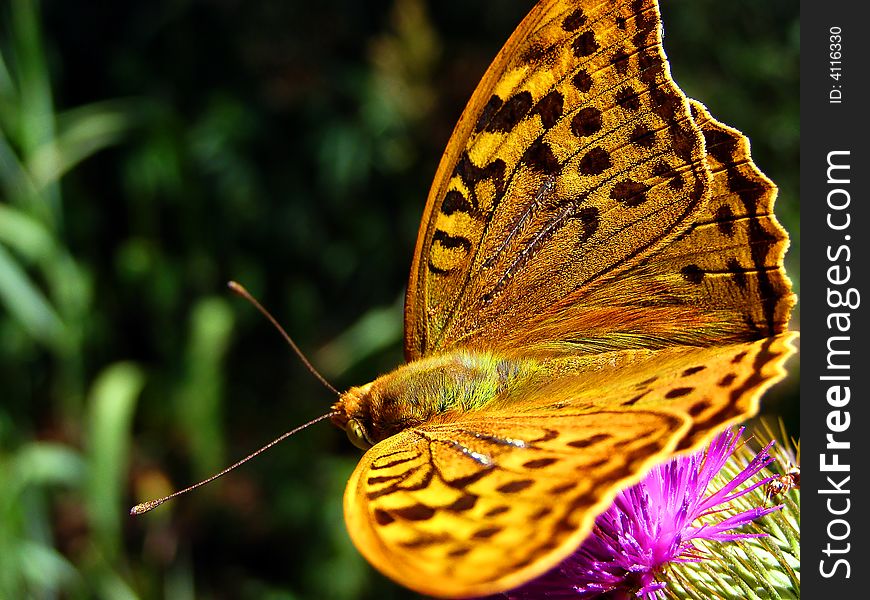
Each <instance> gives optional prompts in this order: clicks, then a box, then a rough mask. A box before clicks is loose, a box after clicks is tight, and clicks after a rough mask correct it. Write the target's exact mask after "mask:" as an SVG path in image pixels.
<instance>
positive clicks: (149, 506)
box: [130, 411, 338, 515]
mask: <svg viewBox="0 0 870 600" xmlns="http://www.w3.org/2000/svg"><path fill="white" fill-rule="evenodd" d="M337 414H338V412H336V411H333V412H329V413H326V414H325V415H320V416H319V417H317V418H316V419H312V420H311V421H308V422H307V423H305V424H304V425H300V426H299V427H296V428H295V429H291V430H290V431H288V432H287V433H285V434H283V435H282V436H280V437H278V438H276V439H274V440H272V441H271V442H269V443H268V444H266V445H265V446H263V447H262V448H260V449H259V450H257V451H256V452H253V453H251V454H249V455H247V456H246V457H245V458H243V459H242V460H240V461H238V462H236V463H234V464H233V465H231V466H229V467H227V468H226V469H224V470H223V471H221V472H220V473H217V474H216V475H212V476H211V477H209V478H208V479H204V480H203V481H200V482H199V483H195V484H193V485H191V486H189V487H186V488H184V489H183V490H180V491H177V492H175V493H173V494H169V495H168V496H164V497H163V498H158V499H157V500H149V501H148V502H143V503H142V504H137V505H136V506H134V507H133V508H131V509H130V514H131V515H143V514H145V513H147V512H148V511H150V510H153V509H155V508H157V507H158V506H160V505H161V504H163V503H164V502H166V501H167V500H172V499H173V498H175V497H176V496H180V495H182V494H186V493H187V492H189V491H191V490H195V489H196V488H198V487H200V486H203V485H205V484H207V483H211V482H212V481H214V480H215V479H217V478H219V477H223V476H224V475H226V474H227V473H229V472H230V471H232V470H233V469H235V468H236V467H238V466H240V465H243V464H245V463H246V462H248V461H249V460H251V459H252V458H254V457H255V456H258V455H260V454H262V453H263V452H265V451H266V450H268V449H269V448H271V447H272V446H274V445H275V444H278V443H280V442H283V441H284V440H286V439H287V438H288V437H290V436H291V435H293V434H294V433H297V432H299V431H302V430H303V429H305V428H306V427H308V426H310V425H314V424H315V423H319V422H320V421H323V420H324V419H328V418H329V417H332V416H335V415H337Z"/></svg>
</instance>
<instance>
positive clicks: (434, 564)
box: [333, 0, 794, 597]
mask: <svg viewBox="0 0 870 600" xmlns="http://www.w3.org/2000/svg"><path fill="white" fill-rule="evenodd" d="M775 195H776V188H775V186H774V185H773V184H772V183H771V182H770V181H769V180H768V179H767V178H766V177H765V176H764V175H763V174H762V173H761V172H760V171H759V170H758V169H757V168H756V167H755V165H754V164H753V163H752V161H751V159H750V157H749V144H748V141H747V140H746V138H745V137H743V136H742V135H741V134H740V133H739V132H737V131H735V130H733V129H731V128H729V127H727V126H725V125H723V124H721V123H718V122H717V121H715V120H714V119H713V118H712V117H711V116H710V115H709V113H708V112H707V111H706V109H705V108H704V107H703V106H702V105H701V104H700V103H698V102H696V101H693V100H689V99H687V98H686V97H685V96H684V94H683V93H682V91H681V90H680V89H679V88H678V87H677V86H676V84H675V83H674V81H673V80H672V79H671V77H670V74H669V69H668V63H667V60H666V58H665V56H664V52H663V50H662V47H661V18H660V15H659V10H658V7H657V5H656V3H655V2H654V1H653V0H632V1H620V2H612V1H609V0H608V1H594V0H584V1H570V0H543V1H542V2H540V3H539V4H538V5H536V6H535V7H534V9H533V10H532V12H531V13H530V14H529V15H528V16H527V17H526V18H525V19H524V20H523V22H522V23H521V24H520V26H519V27H518V28H517V30H516V31H515V32H514V34H513V35H512V36H511V38H510V39H509V40H508V42H507V44H506V45H505V47H504V48H503V49H502V50H501V52H500V53H499V54H498V56H497V57H496V59H495V61H494V63H493V64H492V66H491V67H490V68H489V70H488V71H487V72H486V74H485V75H484V77H483V80H482V81H481V83H480V85H479V86H478V88H477V91H476V92H475V93H474V96H473V97H472V99H471V101H470V103H469V105H468V107H467V108H466V109H465V112H464V113H463V115H462V117H461V118H460V120H459V123H458V124H457V126H456V129H455V130H454V132H453V136H452V138H451V141H450V143H449V145H448V147H447V150H446V152H445V154H444V157H443V159H442V161H441V164H440V166H439V168H438V171H437V173H436V176H435V182H434V184H433V186H432V190H431V192H430V194H429V199H428V202H427V205H426V210H425V214H424V218H423V221H422V223H421V226H420V233H419V237H418V241H417V248H416V252H415V256H414V262H413V266H412V268H411V277H410V283H409V286H408V294H407V299H406V310H405V355H406V358H407V360H408V363H407V364H406V365H404V366H402V367H400V368H398V369H397V370H395V371H394V372H392V373H389V374H387V375H384V376H382V377H380V378H378V379H377V380H375V381H374V382H372V383H370V384H368V385H365V386H361V387H357V388H352V389H351V390H349V391H348V392H346V393H345V394H343V395H342V396H341V398H340V399H339V401H338V402H337V403H336V404H335V405H334V407H333V408H334V410H335V411H336V414H335V415H334V416H333V421H334V422H335V423H336V424H337V425H338V426H339V427H341V428H343V429H345V430H346V431H347V434H348V436H349V437H350V439H351V440H352V441H353V442H354V443H355V444H356V445H358V446H360V447H361V448H364V449H367V451H366V453H365V455H364V456H363V458H362V460H361V461H360V463H359V466H358V467H357V468H356V470H355V472H354V474H353V475H352V477H351V479H350V481H349V483H348V486H347V490H346V492H345V498H344V511H345V519H346V521H347V526H348V530H349V532H350V535H351V538H352V539H353V541H354V543H355V544H356V546H357V548H359V550H360V551H361V552H362V553H363V555H365V557H366V558H367V559H368V560H369V561H370V562H371V563H372V564H373V565H374V566H375V567H377V568H378V569H379V570H380V571H382V572H383V573H385V574H386V575H387V576H389V577H391V578H392V579H394V580H395V581H397V582H399V583H400V584H402V585H404V586H407V587H409V588H411V589H414V590H416V591H418V592H421V593H424V594H428V595H432V596H439V597H468V596H481V595H486V594H491V593H495V592H500V591H505V590H508V589H511V588H513V587H516V586H518V585H520V584H522V583H525V582H527V581H528V580H530V579H532V578H534V577H535V576H537V575H540V574H542V573H543V572H545V571H546V570H548V569H550V568H551V567H553V566H555V565H557V564H558V563H559V562H560V561H561V560H562V559H563V558H565V557H566V555H568V554H570V553H571V552H572V551H573V550H575V549H576V548H577V546H578V545H579V544H580V542H582V540H583V539H584V538H585V536H586V535H587V534H588V533H589V531H590V529H591V527H592V524H593V521H594V519H595V517H596V515H597V514H598V513H600V512H601V511H603V510H604V509H606V508H607V507H608V505H609V504H610V502H611V501H612V499H613V498H614V496H615V494H616V493H617V492H618V491H619V490H620V489H623V488H625V487H626V486H628V485H630V484H632V483H635V482H637V481H638V480H639V479H640V478H641V477H642V476H643V475H644V473H645V472H646V471H647V470H648V469H649V468H650V467H651V466H653V465H655V464H657V463H660V462H662V461H664V460H667V459H668V458H670V457H671V456H672V455H673V454H674V453H675V452H683V451H690V450H694V449H697V448H699V447H700V446H701V445H703V444H704V443H705V442H706V441H708V440H709V439H710V438H711V437H712V436H713V435H714V434H715V433H716V432H717V431H719V430H721V429H722V428H724V427H726V426H728V425H731V424H733V423H737V422H739V421H742V420H744V419H746V418H747V417H749V416H751V415H753V414H754V413H755V412H756V411H757V409H758V401H759V398H760V396H761V394H762V393H763V392H764V390H766V389H767V388H768V387H770V386H771V385H772V384H773V383H775V382H776V381H778V380H780V379H781V378H782V377H783V375H784V371H783V363H784V362H785V360H786V359H787V358H788V356H789V355H791V354H792V353H793V351H794V349H793V348H792V346H791V344H790V340H792V338H793V337H794V334H793V333H789V332H788V331H787V323H788V319H789V314H790V311H791V308H792V306H793V304H794V296H793V295H792V293H791V286H790V283H789V280H788V278H787V277H786V275H785V273H784V271H783V266H782V258H783V255H784V253H785V250H786V247H787V245H788V236H787V234H786V233H785V231H784V230H783V229H782V227H781V226H780V225H779V224H778V222H777V221H776V218H775V217H774V216H773V213H772V208H773V201H774V197H775Z"/></svg>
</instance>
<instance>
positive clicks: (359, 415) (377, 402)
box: [332, 367, 435, 450]
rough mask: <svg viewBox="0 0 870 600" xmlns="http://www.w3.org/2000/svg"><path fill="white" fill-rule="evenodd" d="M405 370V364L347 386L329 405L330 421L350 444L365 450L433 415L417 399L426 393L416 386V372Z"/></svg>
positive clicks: (426, 406)
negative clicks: (365, 382) (334, 401)
mask: <svg viewBox="0 0 870 600" xmlns="http://www.w3.org/2000/svg"><path fill="white" fill-rule="evenodd" d="M407 371H408V369H407V367H406V368H400V369H398V370H397V371H394V372H393V373H390V374H387V375H384V376H382V377H380V378H378V379H376V380H375V381H373V382H371V383H368V384H366V385H363V386H359V387H353V388H350V389H349V390H348V391H346V392H345V393H343V394H342V395H341V397H340V398H339V399H338V402H336V403H335V404H334V405H333V406H332V410H333V413H334V414H333V416H332V422H333V423H334V424H335V425H336V426H338V427H340V428H341V429H343V430H344V431H345V433H347V437H348V439H350V441H351V442H352V443H353V445H354V446H356V447H358V448H360V449H362V450H368V449H369V448H371V447H372V446H374V445H375V444H377V443H378V442H380V441H381V440H385V439H387V438H388V437H391V436H393V435H395V434H397V433H399V432H400V431H402V430H404V429H407V428H408V427H413V426H415V425H419V424H420V423H422V422H424V421H426V420H427V419H428V418H430V417H431V416H432V415H433V413H434V410H435V409H434V408H433V407H432V405H431V404H430V403H427V402H425V401H423V400H421V398H425V397H426V394H425V393H423V392H422V391H421V389H420V388H421V385H420V381H419V380H420V379H421V378H420V376H419V374H417V373H408V372H407ZM414 375H417V376H416V377H415V376H414ZM422 379H425V376H424V377H423V378H422Z"/></svg>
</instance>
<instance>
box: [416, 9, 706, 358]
mask: <svg viewBox="0 0 870 600" xmlns="http://www.w3.org/2000/svg"><path fill="white" fill-rule="evenodd" d="M660 24H661V20H660V17H659V13H658V7H657V5H656V3H655V2H654V1H653V0H632V1H628V0H623V1H619V2H613V1H611V0H606V1H605V0H598V1H595V0H589V1H585V2H576V1H569V0H543V1H542V2H540V3H538V4H537V5H536V6H535V7H534V8H533V9H532V12H531V13H530V14H529V15H528V16H527V17H526V18H525V19H524V20H523V22H522V23H521V24H520V26H519V27H518V28H517V30H516V31H515V32H514V34H513V35H512V36H511V38H510V39H509V40H508V42H507V44H506V45H505V47H504V48H503V49H502V51H501V52H500V53H499V55H498V57H497V58H496V59H495V61H494V62H493V64H492V66H491V67H490V68H489V70H488V71H487V73H486V75H485V76H484V78H483V80H482V81H481V83H480V85H479V87H478V88H477V90H476V91H475V93H474V95H473V97H472V99H471V101H470V103H469V105H468V107H467V108H466V109H465V112H464V113H463V115H462V117H461V118H460V121H459V123H458V124H457V126H456V129H455V130H454V132H453V136H452V138H451V142H450V144H449V146H448V148H447V151H446V153H445V155H444V158H443V159H442V161H441V164H440V166H439V168H438V172H437V173H436V176H435V182H434V184H433V187H432V190H431V191H430V194H429V199H428V201H427V205H426V210H425V214H424V218H423V222H422V224H421V229H420V233H419V236H418V242H417V250H416V252H415V258H414V263H413V265H412V269H411V276H410V281H409V287H408V295H407V300H406V312H405V354H406V358H408V359H409V360H412V359H416V358H419V357H421V356H423V355H425V354H428V353H431V352H432V351H434V350H436V349H439V350H440V349H445V348H448V347H450V346H452V345H458V344H462V345H465V346H469V345H474V344H480V345H488V346H493V345H497V346H500V347H509V344H513V340H510V339H508V338H509V337H510V336H507V337H506V336H505V335H504V334H506V333H510V331H511V330H512V329H514V328H515V325H516V323H517V322H522V323H525V322H527V321H529V319H530V315H531V316H535V315H537V316H542V317H541V318H542V319H544V320H553V319H552V318H551V317H553V315H555V316H556V317H558V312H557V313H554V312H553V308H554V307H557V306H561V305H563V304H565V302H566V301H567V300H569V299H571V301H572V302H573V298H572V295H576V293H577V291H578V290H580V291H583V290H586V289H588V288H589V287H594V286H593V284H594V283H595V282H597V281H599V280H602V279H603V278H606V277H608V276H612V275H614V274H616V273H618V272H620V271H622V270H624V269H625V268H627V266H628V265H630V264H631V263H633V262H636V261H638V260H640V259H642V258H643V257H645V256H648V255H649V254H650V253H652V252H654V251H655V250H656V249H657V248H660V247H662V246H663V245H666V244H667V243H668V242H669V241H670V240H672V239H673V238H675V237H676V236H677V235H679V234H680V233H682V232H684V231H685V230H686V229H687V228H688V227H689V226H690V224H691V221H692V216H693V215H695V213H697V212H698V210H699V208H700V207H702V206H703V205H704V204H705V203H706V201H707V198H708V185H707V184H708V179H709V172H708V168H707V165H706V162H705V160H704V150H703V140H702V135H701V133H700V130H699V129H698V127H697V126H696V125H695V124H694V122H693V121H692V117H691V115H690V112H689V105H688V101H687V100H686V98H685V96H684V95H683V94H682V92H681V91H680V90H679V89H678V88H677V87H676V85H675V84H674V83H673V81H672V79H671V78H670V76H669V73H668V65H667V62H666V60H665V56H664V53H663V50H662V47H661V31H660ZM570 328H571V329H573V331H577V328H576V323H572V324H571V327H570ZM522 329H523V333H524V334H527V335H528V336H530V337H529V339H527V340H524V343H526V344H531V343H533V342H534V341H535V340H536V339H544V338H543V337H541V336H535V335H534V332H533V331H532V330H531V329H530V328H528V327H525V326H524V327H523V328H522ZM546 333H547V335H549V333H550V332H549V331H547V332H546ZM552 339H559V338H548V340H552ZM514 346H515V344H514Z"/></svg>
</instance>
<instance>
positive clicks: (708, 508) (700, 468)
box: [506, 428, 782, 600]
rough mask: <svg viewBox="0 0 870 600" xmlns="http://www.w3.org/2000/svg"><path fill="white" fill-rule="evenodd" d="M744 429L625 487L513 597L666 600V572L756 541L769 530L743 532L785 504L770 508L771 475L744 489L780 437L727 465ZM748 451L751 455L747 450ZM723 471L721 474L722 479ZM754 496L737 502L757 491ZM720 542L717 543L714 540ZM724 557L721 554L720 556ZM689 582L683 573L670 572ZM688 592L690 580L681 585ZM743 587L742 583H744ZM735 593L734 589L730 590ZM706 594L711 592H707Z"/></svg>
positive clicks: (726, 434) (510, 595)
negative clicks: (766, 494)
mask: <svg viewBox="0 0 870 600" xmlns="http://www.w3.org/2000/svg"><path fill="white" fill-rule="evenodd" d="M742 434H743V429H742V428H741V429H740V430H738V431H732V430H727V431H725V432H723V433H721V434H720V435H719V436H717V437H716V438H715V439H714V440H713V441H712V443H711V444H710V445H709V446H708V447H707V448H706V449H705V450H703V451H701V452H697V453H695V454H692V455H688V456H679V457H676V458H674V459H672V460H671V461H669V462H668V463H666V464H663V465H659V466H657V467H655V468H654V469H653V470H652V471H651V472H650V473H649V474H648V475H647V476H646V477H645V478H644V479H643V480H642V481H641V482H640V483H638V484H636V485H634V486H632V487H630V488H628V489H626V490H624V491H622V492H620V493H619V495H618V496H617V497H616V499H615V500H614V502H613V504H612V505H611V507H610V508H609V509H607V511H605V512H604V513H602V514H601V515H599V516H598V518H597V519H596V521H595V527H594V529H593V531H592V533H591V534H590V535H589V537H588V538H587V539H586V540H585V541H584V542H583V544H582V545H581V547H580V548H579V549H578V550H577V551H576V552H575V553H574V554H573V555H571V556H570V557H569V558H568V559H566V560H565V561H564V562H563V563H562V564H561V565H559V566H558V567H557V568H555V569H553V570H552V571H550V572H549V573H547V574H545V575H543V576H542V577H540V578H538V579H536V580H534V581H532V582H530V583H528V584H526V585H524V586H523V587H521V588H518V589H517V590H514V591H512V592H509V593H507V594H506V595H507V597H508V598H509V599H510V600H527V599H532V598H535V599H539V598H554V599H556V598H565V599H567V598H593V597H604V598H609V599H622V598H625V599H627V598H633V597H641V598H647V599H648V600H652V599H655V598H663V597H665V595H666V593H667V594H668V595H672V594H673V590H668V589H666V586H667V583H666V582H667V580H668V579H671V577H667V576H666V571H672V570H673V569H674V568H675V567H678V566H680V565H683V564H692V563H701V562H706V561H707V560H708V559H710V558H711V553H710V548H711V547H714V546H717V545H721V544H716V543H721V542H734V541H736V540H750V539H752V538H759V537H762V536H764V535H766V534H765V533H764V532H761V531H759V530H757V529H756V530H754V531H752V532H737V531H736V530H737V529H738V528H741V527H743V526H745V525H747V524H749V523H751V522H753V521H754V520H756V519H759V518H761V517H764V516H765V515H768V514H770V513H772V512H774V511H778V510H779V509H780V508H782V506H781V505H780V506H773V507H765V506H763V493H762V492H763V488H762V486H764V485H765V484H766V483H767V482H768V481H770V480H771V479H772V476H767V477H765V478H763V479H760V480H759V481H756V482H755V483H752V484H751V485H748V486H746V487H743V488H742V489H738V488H740V487H741V486H743V484H744V483H746V482H747V481H748V480H749V479H751V478H753V477H755V476H756V475H757V474H758V473H759V472H761V471H762V470H763V469H764V468H765V467H766V466H767V465H769V464H770V463H771V462H773V461H774V458H773V457H772V456H771V454H770V448H771V446H772V445H773V442H771V443H770V444H768V445H767V446H765V447H764V448H763V449H762V450H761V451H760V452H759V453H758V454H756V455H755V456H753V457H751V459H749V460H748V461H743V462H742V464H741V465H740V466H739V467H737V468H734V467H733V462H734V460H740V458H739V457H735V458H733V459H732V461H731V462H732V464H731V465H730V466H731V469H730V470H729V469H726V471H729V472H728V477H727V478H723V477H722V476H721V475H720V472H722V471H723V467H725V465H726V463H728V462H729V458H731V457H732V455H734V454H735V451H736V450H737V449H738V446H739V445H740V438H741V436H742ZM741 456H745V453H744V454H742V455H741ZM717 476H718V477H717ZM758 488H762V490H759V491H758V492H756V493H755V495H754V496H753V498H754V500H753V501H752V502H745V501H744V502H740V503H739V504H740V506H739V509H738V510H736V511H735V510H734V508H735V504H737V503H736V502H735V501H736V500H738V499H741V498H742V497H744V496H746V495H747V494H749V493H750V492H752V491H753V490H757V489H758ZM711 542H713V543H714V544H710V543H711ZM716 558H718V556H717V557H716ZM668 574H669V575H672V576H674V577H675V578H676V579H678V580H679V583H680V584H684V583H685V580H684V577H681V576H680V574H679V573H673V572H672V573H668ZM680 587H681V589H682V590H683V591H686V589H687V588H689V587H691V584H689V585H688V586H687V585H681V586H680ZM738 589H739V586H738ZM728 595H729V596H730V594H728ZM699 597H707V596H706V595H703V594H702V595H701V596H699Z"/></svg>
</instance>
